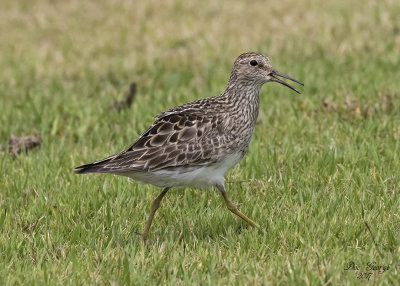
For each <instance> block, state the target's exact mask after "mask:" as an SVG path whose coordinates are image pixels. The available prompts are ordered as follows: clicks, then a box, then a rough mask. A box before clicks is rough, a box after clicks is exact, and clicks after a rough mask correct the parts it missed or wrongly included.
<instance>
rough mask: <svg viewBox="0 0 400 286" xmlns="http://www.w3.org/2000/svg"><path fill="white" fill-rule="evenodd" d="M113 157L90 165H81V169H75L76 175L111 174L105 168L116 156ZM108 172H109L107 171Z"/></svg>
mask: <svg viewBox="0 0 400 286" xmlns="http://www.w3.org/2000/svg"><path fill="white" fill-rule="evenodd" d="M116 155H117V154H115V155H112V156H110V157H107V158H105V159H103V160H100V161H96V162H93V163H90V164H85V165H81V166H79V167H76V168H75V171H74V173H75V174H87V173H110V171H109V170H108V169H107V168H104V167H105V166H106V165H107V163H108V162H109V161H111V160H112V159H113V158H114V157H115V156H116ZM107 170H108V171H107Z"/></svg>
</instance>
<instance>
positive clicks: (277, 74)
mask: <svg viewBox="0 0 400 286" xmlns="http://www.w3.org/2000/svg"><path fill="white" fill-rule="evenodd" d="M269 75H270V77H271V81H276V82H279V83H280V84H283V85H284V86H287V87H288V88H290V89H292V90H294V91H295V92H297V93H300V91H298V90H297V89H295V88H294V87H293V86H291V85H290V84H288V83H286V82H285V81H283V80H281V79H279V78H277V77H275V76H280V77H283V78H287V79H290V80H291V81H294V82H297V83H298V84H301V85H304V83H301V82H299V81H298V80H295V79H294V78H292V77H290V76H288V75H286V74H284V73H281V72H280V71H277V70H275V69H273V70H272V71H271V73H270V74H269Z"/></svg>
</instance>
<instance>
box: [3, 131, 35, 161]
mask: <svg viewBox="0 0 400 286" xmlns="http://www.w3.org/2000/svg"><path fill="white" fill-rule="evenodd" d="M40 143H41V139H40V134H39V133H38V132H35V134H34V135H31V136H21V137H17V136H14V135H11V136H10V138H9V139H8V151H9V153H10V154H11V155H12V156H16V155H18V154H20V153H21V152H23V151H24V152H28V150H30V149H32V148H35V147H39V146H40Z"/></svg>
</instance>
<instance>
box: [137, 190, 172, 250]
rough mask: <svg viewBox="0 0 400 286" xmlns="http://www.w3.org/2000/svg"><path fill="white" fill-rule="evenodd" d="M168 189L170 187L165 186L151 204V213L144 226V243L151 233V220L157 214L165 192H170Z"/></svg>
mask: <svg viewBox="0 0 400 286" xmlns="http://www.w3.org/2000/svg"><path fill="white" fill-rule="evenodd" d="M168 190H169V188H164V190H163V191H162V192H161V194H159V195H158V197H157V198H156V199H155V200H154V201H153V203H152V204H151V210H150V215H149V218H148V219H147V221H146V226H145V227H144V231H143V234H142V239H143V242H144V243H146V240H147V234H148V233H149V230H150V226H151V222H152V221H153V218H154V215H155V213H156V211H157V209H158V208H159V206H160V202H161V200H162V199H163V197H164V196H165V194H166V193H167V192H168Z"/></svg>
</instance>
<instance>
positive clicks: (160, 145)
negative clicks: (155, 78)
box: [75, 53, 303, 241]
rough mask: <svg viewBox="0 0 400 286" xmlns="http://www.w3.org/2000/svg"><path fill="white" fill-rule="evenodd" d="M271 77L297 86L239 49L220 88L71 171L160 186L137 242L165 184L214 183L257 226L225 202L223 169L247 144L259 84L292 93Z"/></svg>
mask: <svg viewBox="0 0 400 286" xmlns="http://www.w3.org/2000/svg"><path fill="white" fill-rule="evenodd" d="M277 76H278V77H283V78H286V79H289V80H292V81H294V82H296V83H299V84H301V85H303V84H302V83H301V82H299V81H297V80H295V79H293V78H291V77H289V76H288V75H285V74H283V73H281V72H279V71H277V70H275V69H274V68H272V66H271V63H270V61H269V59H268V58H267V57H265V56H263V55H261V54H258V53H244V54H242V55H240V56H239V57H238V58H237V59H236V61H235V63H234V66H233V69H232V73H231V76H230V79H229V82H228V85H227V87H226V89H225V91H224V93H222V94H221V95H218V96H214V97H208V98H204V99H200V100H196V101H193V102H190V103H186V104H184V105H181V106H178V107H175V108H172V109H169V110H167V111H164V112H162V113H160V114H158V115H157V116H155V119H156V120H155V122H154V123H153V125H151V126H150V128H149V129H147V130H146V131H145V132H144V133H143V134H142V135H141V136H140V137H139V138H138V139H137V140H136V141H135V142H134V143H133V144H132V145H131V146H129V148H128V149H126V150H124V151H122V152H120V153H118V154H115V155H112V156H110V157H107V158H105V159H103V160H100V161H96V162H94V163H91V164H86V165H82V166H79V167H77V168H76V171H75V173H77V174H84V173H111V174H116V175H122V176H128V177H131V178H133V179H134V180H137V181H139V182H141V183H145V184H153V185H155V186H158V187H163V188H164V189H163V191H162V192H161V194H160V195H159V196H158V197H157V198H156V199H155V200H154V201H153V203H152V205H151V211H150V215H149V218H148V219H147V222H146V225H145V228H144V231H143V234H142V238H143V241H146V239H147V235H148V232H149V229H150V226H151V222H152V220H153V217H154V214H155V212H156V211H157V209H158V207H159V205H160V202H161V200H162V198H163V197H164V196H165V194H166V193H167V191H168V190H169V189H170V188H171V187H206V186H214V187H216V188H217V189H218V190H219V191H220V193H221V194H222V196H223V198H224V200H225V203H226V206H227V207H228V209H229V210H230V211H231V212H233V213H234V214H236V215H238V216H239V217H241V218H242V219H243V220H245V221H246V222H247V223H248V224H250V225H252V226H254V227H259V226H258V225H257V224H256V223H255V222H254V221H252V220H251V219H250V218H248V217H247V216H246V215H244V214H243V213H241V212H240V211H239V210H238V209H237V208H236V207H235V205H234V204H232V203H231V202H230V200H229V198H228V196H227V194H226V191H225V186H224V174H225V172H226V171H227V170H228V169H230V168H231V167H233V166H234V165H236V164H237V163H238V162H239V161H240V160H241V159H242V158H243V156H244V155H245V153H246V151H247V149H248V147H249V143H250V139H251V135H252V133H253V128H254V125H255V123H256V119H257V115H258V110H259V92H260V89H261V87H262V85H263V84H264V83H266V82H270V81H274V82H278V83H280V84H283V85H285V86H287V87H289V88H291V89H292V90H294V91H296V92H298V91H297V90H296V89H295V88H294V87H292V86H291V85H289V84H288V83H286V82H284V81H282V80H281V79H279V78H277ZM298 93H299V92H298Z"/></svg>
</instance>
